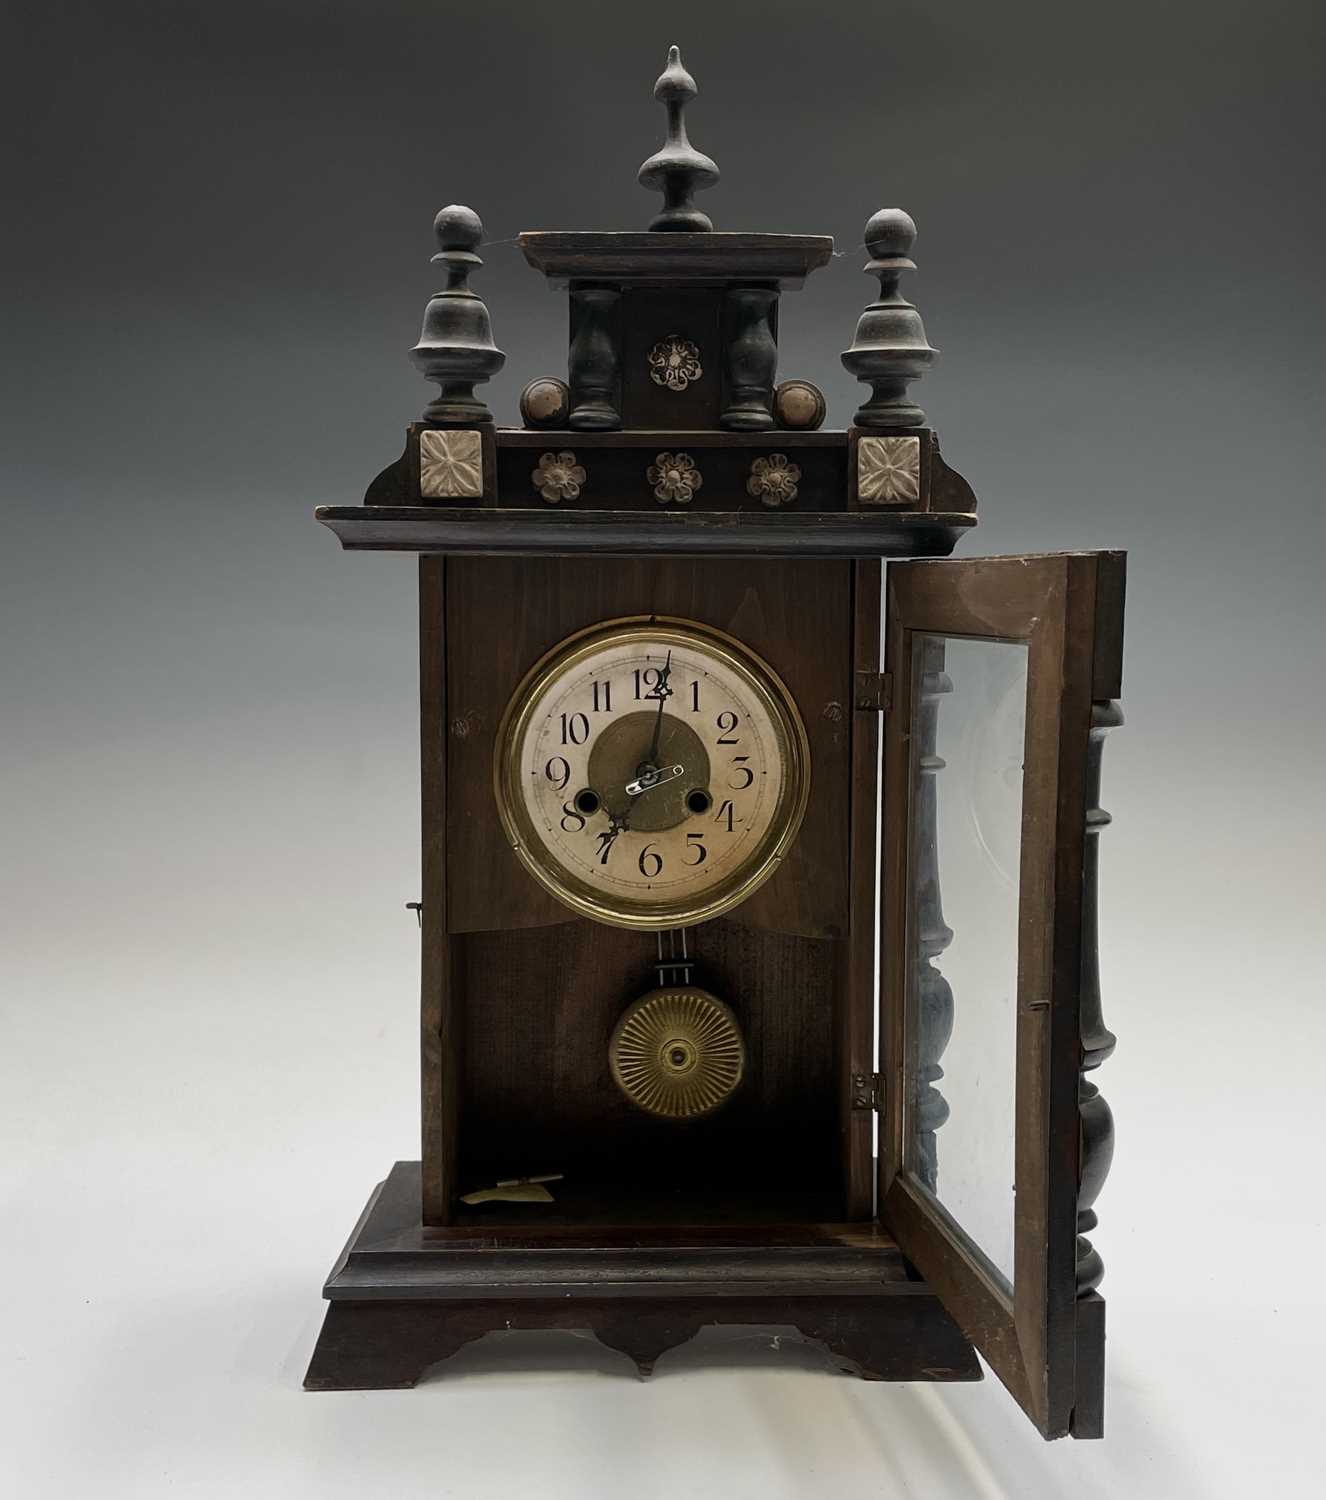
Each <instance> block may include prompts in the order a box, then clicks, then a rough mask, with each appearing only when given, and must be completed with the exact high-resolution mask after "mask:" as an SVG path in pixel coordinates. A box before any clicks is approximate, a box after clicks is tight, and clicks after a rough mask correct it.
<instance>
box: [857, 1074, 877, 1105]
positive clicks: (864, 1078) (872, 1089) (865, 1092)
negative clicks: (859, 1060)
mask: <svg viewBox="0 0 1326 1500" xmlns="http://www.w3.org/2000/svg"><path fill="white" fill-rule="evenodd" d="M879 1105H880V1099H879V1074H878V1073H853V1074H852V1108H853V1109H873V1110H876V1111H878V1109H879Z"/></svg>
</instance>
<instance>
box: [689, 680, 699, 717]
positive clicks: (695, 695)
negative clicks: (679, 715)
mask: <svg viewBox="0 0 1326 1500" xmlns="http://www.w3.org/2000/svg"><path fill="white" fill-rule="evenodd" d="M691 712H692V713H693V714H698V713H699V712H700V679H699V678H698V677H697V678H696V679H695V681H694V682H693V683H691Z"/></svg>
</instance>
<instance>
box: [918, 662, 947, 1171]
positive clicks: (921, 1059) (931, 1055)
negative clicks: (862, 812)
mask: <svg viewBox="0 0 1326 1500" xmlns="http://www.w3.org/2000/svg"><path fill="white" fill-rule="evenodd" d="M918 650H919V651H920V653H921V660H920V662H919V663H918V665H919V667H920V693H919V694H918V704H917V715H916V756H917V760H916V775H917V786H916V813H915V816H916V823H915V825H914V826H915V829H916V866H915V874H914V877H913V878H914V879H915V881H916V889H915V898H914V899H915V911H916V949H915V952H914V954H913V956H912V962H913V963H914V964H915V966H916V967H915V972H914V980H913V982H914V984H915V1002H914V1003H915V1005H916V1021H915V1035H916V1084H915V1088H916V1097H915V1098H914V1099H913V1101H912V1106H913V1118H914V1120H915V1121H916V1125H915V1136H916V1167H915V1171H916V1175H917V1176H918V1177H919V1178H920V1180H921V1181H922V1182H923V1183H924V1184H925V1186H926V1187H927V1188H929V1189H930V1191H931V1192H932V1193H933V1192H935V1191H937V1186H938V1180H939V1159H938V1152H937V1147H936V1141H935V1132H936V1131H937V1130H938V1129H939V1127H940V1126H941V1125H943V1123H944V1121H945V1120H947V1119H948V1117H949V1107H948V1101H947V1100H946V1099H945V1098H944V1096H943V1094H941V1093H940V1092H939V1090H938V1089H937V1088H936V1087H935V1085H936V1084H937V1083H938V1082H939V1080H940V1079H941V1078H942V1077H943V1076H944V1070H943V1068H941V1067H940V1065H939V1059H940V1058H941V1057H942V1056H943V1055H944V1049H945V1048H946V1047H947V1046H948V1044H949V1039H950V1038H951V1037H952V1035H953V990H952V988H951V986H950V985H949V982H948V980H947V979H945V978H944V976H943V974H941V973H940V971H939V970H938V969H937V968H936V967H935V960H936V959H937V958H938V957H939V955H940V954H941V953H943V951H944V950H945V949H946V948H947V947H948V945H949V944H950V943H951V942H952V941H953V929H952V928H951V927H949V926H948V925H947V923H946V922H945V921H944V909H943V904H942V901H941V898H940V890H939V820H938V798H937V790H938V789H937V787H936V785H935V777H936V776H937V775H938V774H939V772H940V771H942V770H943V769H944V761H943V760H942V758H941V757H940V756H938V755H936V754H935V742H936V737H937V733H938V727H939V705H940V700H941V699H942V698H943V697H944V695H945V694H946V693H951V692H952V691H953V680H952V679H951V678H950V677H949V676H948V674H947V673H946V672H945V671H944V642H943V641H941V640H937V639H935V638H934V637H932V636H928V637H924V638H923V639H922V640H921V641H920V643H919V645H918Z"/></svg>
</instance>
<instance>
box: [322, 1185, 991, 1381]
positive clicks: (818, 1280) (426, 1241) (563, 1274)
mask: <svg viewBox="0 0 1326 1500" xmlns="http://www.w3.org/2000/svg"><path fill="white" fill-rule="evenodd" d="M324 1296H325V1297H326V1298H327V1299H328V1301H329V1302H330V1304H331V1305H330V1306H329V1307H328V1309H327V1315H326V1319H325V1321H324V1323H323V1328H322V1333H321V1334H320V1336H319V1338H318V1342H317V1346H316V1348H315V1349H314V1351H313V1358H312V1361H311V1362H310V1364H309V1368H308V1374H307V1375H306V1376H305V1379H304V1388H305V1389H306V1390H311V1391H335V1390H391V1389H399V1388H402V1387H408V1386H412V1385H415V1384H417V1383H418V1382H419V1380H421V1379H422V1378H423V1377H424V1376H425V1375H426V1374H427V1372H428V1371H429V1369H430V1368H431V1367H432V1366H433V1365H436V1364H438V1363H440V1362H441V1361H442V1360H445V1359H447V1358H449V1357H450V1356H451V1355H453V1354H455V1353H456V1352H457V1351H458V1350H459V1349H461V1348H462V1347H463V1346H464V1345H466V1344H468V1343H470V1342H472V1341H473V1340H475V1339H478V1338H481V1337H482V1336H483V1335H484V1334H485V1333H489V1332H493V1331H496V1330H502V1329H543V1328H559V1329H567V1330H580V1329H585V1330H588V1331H589V1332H591V1333H593V1334H594V1335H595V1337H596V1338H597V1339H598V1340H599V1342H600V1343H602V1344H605V1345H607V1347H608V1348H610V1349H616V1350H619V1351H620V1352H622V1353H624V1354H626V1355H627V1356H628V1357H629V1358H630V1359H631V1360H632V1361H633V1362H634V1364H635V1366H636V1369H637V1371H638V1372H639V1374H640V1375H641V1376H642V1377H644V1376H648V1375H649V1374H650V1373H651V1372H652V1370H653V1367H654V1363H655V1361H656V1360H657V1359H658V1358H659V1357H660V1356H661V1355H662V1354H664V1353H666V1351H667V1350H669V1349H672V1348H675V1347H676V1346H677V1345H679V1344H684V1343H686V1342H687V1341H688V1340H690V1339H691V1338H693V1337H694V1336H695V1335H696V1334H697V1333H698V1332H699V1331H700V1329H701V1328H704V1327H708V1326H711V1325H716V1324H725V1325H728V1324H737V1325H743V1324H744V1325H749V1326H759V1327H778V1328H787V1327H791V1328H793V1329H794V1330H796V1331H797V1332H798V1333H799V1334H800V1335H801V1337H802V1339H803V1340H805V1341H806V1342H807V1343H809V1344H811V1345H813V1346H815V1347H818V1348H820V1349H821V1350H823V1351H824V1353H825V1355H826V1357H827V1358H828V1359H829V1361H830V1362H831V1363H832V1364H834V1365H836V1366H837V1367H838V1368H840V1369H842V1370H845V1371H847V1372H848V1373H850V1374H853V1375H858V1376H860V1377H861V1378H863V1379H866V1380H979V1379H980V1378H981V1376H980V1367H979V1365H978V1364H977V1361H976V1356H975V1354H974V1353H973V1352H972V1348H971V1345H970V1344H969V1343H968V1342H967V1340H966V1339H965V1338H963V1336H962V1334H961V1333H960V1332H959V1331H958V1328H957V1326H956V1324H954V1322H953V1321H952V1319H951V1318H950V1317H949V1316H948V1314H947V1313H946V1312H945V1311H944V1309H943V1308H942V1306H941V1305H940V1303H939V1300H938V1298H937V1297H936V1296H935V1295H934V1293H932V1292H931V1291H930V1289H929V1287H927V1286H926V1284H925V1283H924V1282H923V1281H918V1280H916V1279H914V1273H913V1272H912V1271H911V1270H910V1268H909V1267H908V1266H907V1264H906V1262H905V1261H904V1260H903V1258H902V1256H901V1254H900V1253H899V1251H898V1249H897V1246H896V1245H895V1244H894V1243H893V1241H892V1239H891V1238H890V1237H889V1236H888V1235H886V1234H884V1233H883V1232H882V1231H881V1230H880V1229H879V1227H878V1226H877V1225H876V1224H873V1223H863V1224H824V1223H802V1224H775V1223H770V1224H768V1225H762V1226H755V1225H741V1226H713V1225H694V1224H693V1225H689V1226H687V1225H677V1224H662V1225H659V1226H658V1227H657V1228H656V1229H652V1230H649V1229H647V1230H642V1229H641V1227H640V1226H639V1225H632V1226H631V1227H630V1228H629V1230H619V1231H614V1230H613V1229H612V1228H611V1227H606V1226H602V1225H595V1226H592V1227H590V1226H586V1227H585V1228H584V1229H578V1228H576V1227H575V1226H568V1225H566V1224H557V1225H553V1224H549V1225H547V1226H544V1227H540V1226H538V1225H537V1224H535V1225H531V1224H530V1223H529V1222H528V1221H526V1222H524V1223H521V1224H518V1225H513V1224H505V1225H502V1224H498V1223H494V1225H493V1227H492V1228H491V1229H484V1230H476V1229H475V1228H472V1227H467V1228H432V1227H427V1226H425V1225H423V1224H422V1222H421V1220H420V1215H419V1163H418V1162H397V1163H396V1165H395V1167H394V1168H393V1169H392V1171H391V1173H390V1175H389V1176H388V1177H387V1179H386V1181H385V1182H383V1183H380V1184H379V1186H378V1187H377V1189H376V1190H375V1191H374V1193H373V1194H372V1196H371V1197H370V1198H369V1201H368V1204H367V1206H366V1207H365V1209H364V1212H363V1214H362V1215H361V1216H360V1219H359V1222H358V1224H357V1225H356V1226H355V1230H354V1233H353V1234H352V1236H351V1238H350V1242H349V1244H348V1245H347V1246H346V1248H345V1250H344V1251H343V1252H342V1254H341V1257H340V1259H339V1260H338V1261H337V1263H336V1265H335V1267H334V1268H333V1270H332V1273H331V1275H330V1277H329V1278H328V1280H327V1284H326V1286H325V1288H324Z"/></svg>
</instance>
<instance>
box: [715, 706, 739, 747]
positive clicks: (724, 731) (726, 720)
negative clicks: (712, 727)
mask: <svg viewBox="0 0 1326 1500" xmlns="http://www.w3.org/2000/svg"><path fill="white" fill-rule="evenodd" d="M716 722H717V724H718V728H719V737H718V743H719V744H720V745H735V744H736V743H737V736H736V735H735V734H733V733H732V731H733V730H734V729H735V728H736V727H737V715H736V713H735V712H734V710H732V709H730V708H725V709H724V710H723V712H722V713H721V714H719V716H718V719H717V721H716ZM728 736H731V738H729V737H728Z"/></svg>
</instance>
